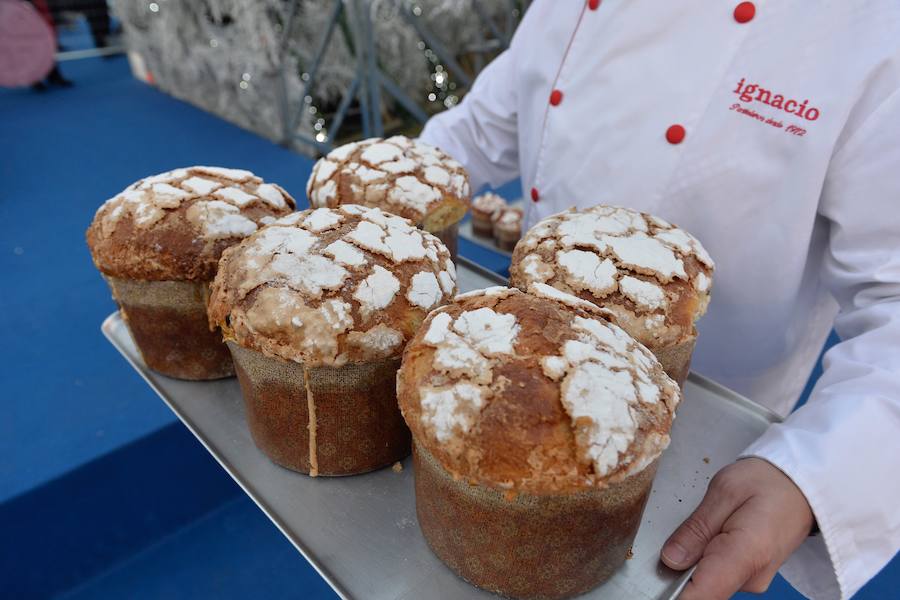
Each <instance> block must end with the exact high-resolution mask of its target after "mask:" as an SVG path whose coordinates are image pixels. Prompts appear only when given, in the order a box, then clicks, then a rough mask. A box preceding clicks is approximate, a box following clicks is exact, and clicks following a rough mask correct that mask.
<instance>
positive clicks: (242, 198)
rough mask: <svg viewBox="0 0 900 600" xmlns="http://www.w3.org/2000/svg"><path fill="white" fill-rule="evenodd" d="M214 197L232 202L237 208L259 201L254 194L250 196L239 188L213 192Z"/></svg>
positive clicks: (220, 189) (227, 188) (221, 189)
mask: <svg viewBox="0 0 900 600" xmlns="http://www.w3.org/2000/svg"><path fill="white" fill-rule="evenodd" d="M213 196H215V197H216V198H219V199H221V200H226V201H228V202H231V203H232V204H234V205H235V206H239V207H240V206H246V205H247V204H250V203H251V202H253V201H254V200H258V198H257V197H256V196H254V195H253V194H248V193H247V192H245V191H244V190H242V189H241V188H238V187H226V188H219V189H217V190H216V191H215V192H213Z"/></svg>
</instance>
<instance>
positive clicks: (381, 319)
mask: <svg viewBox="0 0 900 600" xmlns="http://www.w3.org/2000/svg"><path fill="white" fill-rule="evenodd" d="M455 293H456V271H455V269H454V266H453V261H452V260H451V259H450V255H449V253H448V251H447V249H446V248H445V247H444V245H443V244H441V242H440V240H438V239H437V238H435V237H434V236H432V235H431V234H428V233H425V232H422V231H420V230H418V229H416V228H415V226H414V225H413V224H412V223H411V222H410V221H408V220H406V219H403V218H400V217H397V216H394V215H388V214H387V213H384V212H382V211H381V210H379V209H377V208H366V207H362V206H358V205H353V204H348V205H343V206H340V207H338V208H335V209H331V208H319V209H314V210H307V211H303V212H298V213H294V214H293V215H290V216H288V217H285V218H283V219H280V220H278V221H276V222H275V223H273V224H271V225H269V226H268V227H266V228H265V229H263V230H261V231H259V232H257V233H255V234H253V235H251V236H250V237H248V238H247V239H246V240H244V241H243V242H242V243H241V244H239V245H237V246H235V247H233V248H229V249H228V250H226V251H225V252H224V253H223V255H222V260H221V262H220V264H219V271H218V274H217V275H216V278H215V281H214V282H213V285H212V288H211V292H210V302H209V318H210V325H212V326H219V327H221V328H222V330H223V332H224V334H225V338H226V339H228V340H234V341H236V342H237V343H238V344H239V345H241V346H243V347H245V348H250V349H254V350H257V351H259V352H262V353H263V354H265V355H266V356H277V357H280V358H284V359H287V360H292V361H295V362H302V363H304V365H306V366H308V367H313V366H321V365H329V366H341V365H343V364H346V363H357V362H370V361H373V360H382V359H387V358H393V357H398V356H400V354H401V352H402V351H403V347H404V346H405V345H406V342H407V340H409V339H410V338H411V337H412V335H413V334H414V332H415V331H416V329H418V327H419V325H420V324H421V322H422V320H423V319H424V318H425V315H427V314H428V311H429V310H431V309H432V308H434V307H436V306H439V305H441V304H444V303H446V302H447V301H449V300H450V299H451V298H452V297H453V295H454V294H455Z"/></svg>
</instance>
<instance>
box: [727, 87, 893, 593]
mask: <svg viewBox="0 0 900 600" xmlns="http://www.w3.org/2000/svg"><path fill="white" fill-rule="evenodd" d="M898 140H900V90H897V91H894V92H893V93H892V94H890V93H889V94H888V95H887V98H886V99H885V100H884V101H883V102H881V103H880V104H879V105H878V106H877V108H875V109H874V110H873V111H872V112H871V114H870V115H869V116H868V117H867V118H866V119H865V120H864V121H863V122H862V124H861V126H860V127H858V128H857V129H856V130H855V131H854V132H853V133H852V135H849V136H848V137H847V138H846V142H845V143H843V145H841V146H840V147H839V148H838V149H837V150H836V152H835V153H834V155H833V156H832V161H831V164H830V166H829V170H828V175H827V176H826V180H825V183H824V187H823V192H822V198H821V201H820V205H819V216H820V217H821V218H824V219H826V220H827V222H828V224H829V230H830V233H829V236H830V237H829V245H828V248H827V249H826V252H825V256H824V257H823V267H822V282H823V284H824V285H826V286H828V288H829V289H830V291H831V293H832V294H833V295H834V297H835V298H836V299H837V301H838V303H839V304H840V313H839V314H838V316H837V318H836V320H835V329H836V331H837V333H838V335H839V336H840V338H841V340H842V341H841V342H840V343H839V344H837V345H836V346H834V347H833V348H831V350H829V351H828V352H827V353H826V355H825V360H824V364H825V371H824V374H823V375H822V378H821V379H820V380H819V381H818V383H817V385H816V387H815V389H814V390H813V393H812V395H811V396H810V400H809V402H808V403H807V404H806V405H805V406H803V407H801V408H800V409H798V410H797V411H796V412H794V413H793V414H792V415H790V417H788V419H787V420H786V421H785V422H784V423H783V424H780V425H773V426H772V427H771V428H769V430H768V431H767V432H766V433H765V434H764V435H763V436H762V437H761V438H760V439H759V440H758V441H757V442H755V443H754V444H753V445H752V446H750V448H748V449H747V451H746V453H745V455H747V456H757V457H760V458H763V459H765V460H767V461H769V462H771V463H772V464H774V465H775V466H777V467H778V468H779V469H781V470H782V471H784V473H786V474H787V475H788V476H789V477H791V479H792V480H793V481H794V482H795V483H796V484H797V486H798V487H799V488H800V489H801V490H802V491H803V493H804V494H805V495H806V498H807V500H808V501H809V504H810V506H811V507H812V510H813V512H814V513H815V516H816V520H817V522H818V525H819V529H820V531H821V536H814V537H811V538H809V539H808V540H807V541H806V542H805V543H804V544H803V545H802V546H801V547H800V548H799V549H798V550H797V552H796V553H795V554H794V555H793V556H792V557H791V558H790V559H789V560H788V562H786V563H785V564H784V566H783V567H782V570H781V572H782V574H783V575H784V576H785V578H786V579H787V580H788V581H789V582H790V583H791V584H792V585H793V586H794V587H795V588H797V589H798V590H799V591H800V592H802V593H803V594H805V595H806V596H808V597H810V598H816V599H818V598H826V599H827V598H849V597H850V596H852V595H853V594H854V593H855V592H856V591H857V590H859V589H860V588H861V587H862V586H863V585H864V584H865V583H866V582H867V581H868V580H869V579H871V578H872V577H873V576H875V574H876V573H878V571H879V570H880V569H881V568H882V567H884V566H885V564H887V563H888V562H889V561H890V560H891V558H892V556H894V554H896V552H897V550H898V548H900V473H898V466H900V463H898V461H900V144H898Z"/></svg>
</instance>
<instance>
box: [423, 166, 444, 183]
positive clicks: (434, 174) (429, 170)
mask: <svg viewBox="0 0 900 600" xmlns="http://www.w3.org/2000/svg"><path fill="white" fill-rule="evenodd" d="M425 180H426V181H427V182H428V183H431V184H434V185H447V184H449V183H450V173H449V172H448V171H447V169H444V168H442V167H438V166H430V167H425Z"/></svg>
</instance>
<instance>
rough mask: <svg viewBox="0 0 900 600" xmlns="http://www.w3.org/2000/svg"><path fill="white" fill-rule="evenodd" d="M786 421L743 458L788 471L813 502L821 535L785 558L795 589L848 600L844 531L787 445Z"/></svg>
mask: <svg viewBox="0 0 900 600" xmlns="http://www.w3.org/2000/svg"><path fill="white" fill-rule="evenodd" d="M782 428H783V426H782V425H775V426H773V427H770V428H769V429H768V431H766V433H764V434H763V435H762V437H760V438H759V439H758V440H757V441H755V442H754V443H753V444H751V445H750V446H749V447H748V448H747V449H746V450H744V452H743V453H742V454H741V456H740V457H739V458H751V457H753V458H760V459H762V460H765V461H766V462H768V463H770V464H772V465H773V466H774V467H776V468H777V469H779V470H780V471H781V472H782V473H784V474H785V475H787V476H788V477H789V478H790V479H791V481H793V482H794V484H795V485H796V486H797V487H798V488H800V491H801V492H803V495H804V496H805V497H806V500H807V502H809V505H810V508H811V509H812V512H813V517H814V518H815V519H816V523H817V524H818V526H819V531H820V532H821V535H814V536H809V537H807V538H806V540H805V541H804V542H803V543H802V544H801V545H800V547H799V548H797V549H796V550H795V551H794V553H793V554H791V556H790V557H789V558H788V559H787V561H785V563H784V564H783V565H781V568H780V569H779V572H780V573H781V575H782V576H783V577H784V578H785V579H786V580H787V581H788V583H790V584H791V585H792V586H793V587H794V589H796V590H797V591H798V592H800V593H801V594H803V595H804V596H806V597H807V598H811V599H813V600H844V599H845V598H849V597H850V594H847V593H846V587H845V586H843V585H842V584H841V573H840V568H841V562H840V557H839V556H838V554H837V551H836V549H837V546H838V544H839V541H838V540H839V538H840V537H841V536H840V531H838V529H837V527H836V524H835V523H834V520H833V519H832V515H831V514H830V512H829V511H828V509H827V507H826V506H824V502H823V498H822V496H821V494H817V493H815V490H816V489H817V487H816V486H814V485H812V482H810V481H806V473H805V472H804V470H803V469H802V468H801V466H802V465H800V464H798V461H797V460H796V457H794V456H792V455H791V453H790V452H789V451H787V450H786V449H785V446H786V444H783V443H781V442H782V439H781V437H782Z"/></svg>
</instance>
